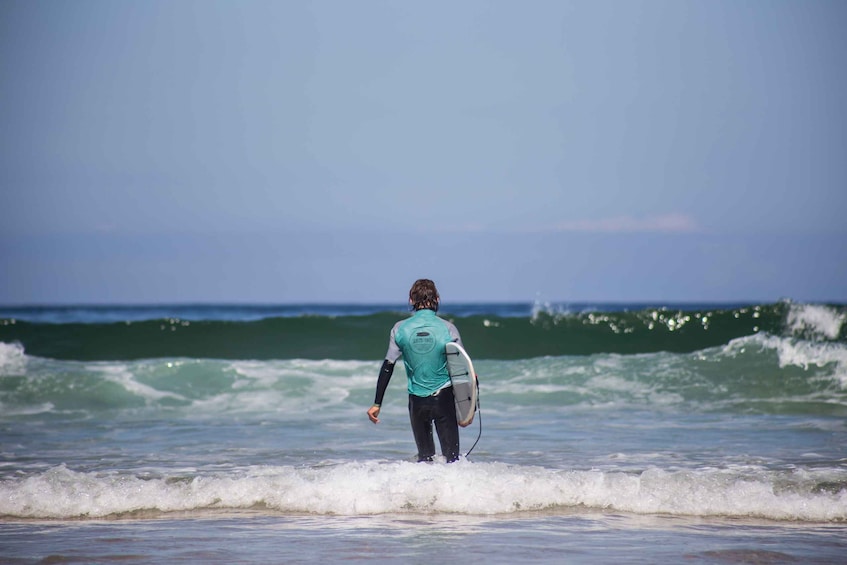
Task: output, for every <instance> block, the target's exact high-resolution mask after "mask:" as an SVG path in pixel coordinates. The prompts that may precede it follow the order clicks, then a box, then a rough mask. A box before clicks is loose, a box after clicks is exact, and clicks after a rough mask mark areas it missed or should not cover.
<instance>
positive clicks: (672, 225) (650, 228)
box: [550, 214, 700, 233]
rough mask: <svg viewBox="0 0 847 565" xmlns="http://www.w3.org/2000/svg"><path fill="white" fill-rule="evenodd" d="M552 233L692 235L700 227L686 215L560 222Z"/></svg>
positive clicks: (620, 217) (619, 217) (552, 229)
mask: <svg viewBox="0 0 847 565" xmlns="http://www.w3.org/2000/svg"><path fill="white" fill-rule="evenodd" d="M550 229H551V231H561V232H591V233H692V232H696V231H699V230H700V226H699V225H698V224H697V222H696V221H695V220H694V219H693V218H692V217H691V216H687V215H685V214H665V215H662V216H652V217H648V218H633V217H632V216H617V217H613V218H600V219H590V220H574V221H569V222H559V223H558V224H556V225H555V226H553V227H552V228H550Z"/></svg>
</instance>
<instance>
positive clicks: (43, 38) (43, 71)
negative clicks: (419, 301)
mask: <svg viewBox="0 0 847 565" xmlns="http://www.w3.org/2000/svg"><path fill="white" fill-rule="evenodd" d="M845 23H847V4H845V3H843V2H839V1H837V0H836V1H828V2H827V1H814V0H812V1H806V2H799V1H778V0H771V1H764V0H763V1H758V2H753V1H749V2H737V1H713V0H709V1H705V0H704V1H699V2H695V1H666V2H665V1H654V2H635V1H623V0H621V1H614V2H604V1H598V2H589V1H584V2H565V1H551V2H544V1H533V2H490V1H489V2H459V3H452V2H430V3H425V4H421V3H412V2H390V1H386V2H375V1H362V2H344V1H341V0H338V1H329V0H327V1H320V2H258V1H254V2H248V1H243V2H230V1H175V2H170V1H168V2H166V1H156V0H148V1H144V2H112V1H109V0H98V1H91V0H78V1H75V2H61V1H45V0H32V1H29V0H22V1H19V0H4V1H3V2H2V3H0V80H2V89H0V124H2V128H0V191H2V192H0V272H2V275H0V303H5V304H10V303H63V302H130V303H132V302H144V303H149V302H181V301H189V302H206V301H212V302H220V301H225V302H304V301H306V302H340V301H357V302H393V301H397V300H402V297H403V296H404V295H405V293H406V292H407V290H408V287H409V285H410V284H411V282H412V281H414V279H416V278H418V277H422V276H425V277H429V278H433V279H435V280H436V282H437V283H438V284H439V287H440V290H441V293H442V295H443V296H444V298H445V299H450V298H452V299H454V300H463V301H475V300H518V301H532V300H535V299H539V298H540V299H543V300H561V301H585V300H587V301H602V300H607V301H635V300H673V301H680V300H682V301H684V300H691V301H707V300H717V301H724V300H727V301H729V300H760V301H768V300H776V299H779V298H786V297H787V298H792V299H795V300H838V301H847V284H845V283H844V281H845V280H847V227H845V221H844V217H845V212H847V159H845V156H847V109H845V105H844V103H843V101H844V100H845V99H847V82H846V81H845V79H846V78H847V77H846V76H845V71H844V69H847V39H845V36H844V34H843V33H842V31H843V27H844V24H845ZM398 297H399V298H398Z"/></svg>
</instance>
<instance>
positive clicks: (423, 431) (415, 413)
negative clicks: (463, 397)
mask: <svg viewBox="0 0 847 565" xmlns="http://www.w3.org/2000/svg"><path fill="white" fill-rule="evenodd" d="M433 400H434V398H433V397H432V396H427V397H422V396H415V395H414V394H410V395H409V421H410V422H411V424H412V435H414V436H415V444H416V445H417V446H418V461H432V456H433V455H435V443H434V442H433V441H432V408H433V404H434V403H433V402H432V401H433Z"/></svg>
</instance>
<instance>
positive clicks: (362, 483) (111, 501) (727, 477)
mask: <svg viewBox="0 0 847 565" xmlns="http://www.w3.org/2000/svg"><path fill="white" fill-rule="evenodd" d="M845 482H847V472H846V471H844V470H843V469H842V470H833V469H831V470H828V471H815V472H810V471H804V472H796V473H789V472H781V473H778V472H766V471H761V470H759V471H755V470H752V471H751V470H750V469H745V470H743V472H742V471H739V470H714V469H712V470H702V471H666V470H662V469H658V468H651V469H647V470H645V471H643V472H641V473H623V472H602V471H596V470H571V471H564V470H552V469H547V468H542V467H529V466H518V465H507V464H502V463H471V462H467V461H461V462H459V463H456V464H453V465H444V464H439V463H436V464H433V465H422V464H415V463H408V462H391V463H387V462H377V461H363V462H346V463H340V464H327V465H322V466H317V467H309V468H301V467H255V468H248V469H244V470H241V471H231V472H229V473H228V474H224V475H213V476H184V477H177V476H171V477H157V478H141V477H136V476H131V475H126V474H116V473H81V472H76V471H73V470H71V469H68V468H66V467H64V466H60V467H55V468H53V469H50V470H49V471H47V472H44V473H41V474H36V475H31V476H28V477H26V478H15V479H10V480H6V481H3V482H2V483H0V515H3V516H13V517H26V518H74V517H90V518H97V517H104V516H111V515H120V514H126V513H133V512H140V511H159V512H172V511H187V510H203V509H240V508H255V507H265V508H267V509H269V510H271V511H278V512H284V513H315V514H339V515H368V514H383V513H428V514H432V513H438V514H440V513H446V514H470V515H490V514H506V513H513V512H522V511H536V510H546V511H554V512H555V511H556V509H562V508H573V507H590V508H598V509H604V510H607V511H616V512H632V513H636V514H673V515H687V516H732V517H756V518H766V519H774V520H798V521H836V522H841V521H844V520H847V487H844V486H843V485H845ZM833 485H842V487H837V486H833Z"/></svg>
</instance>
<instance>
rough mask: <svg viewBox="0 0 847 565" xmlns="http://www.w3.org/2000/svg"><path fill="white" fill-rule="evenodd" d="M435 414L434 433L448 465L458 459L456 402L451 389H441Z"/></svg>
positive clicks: (437, 397)
mask: <svg viewBox="0 0 847 565" xmlns="http://www.w3.org/2000/svg"><path fill="white" fill-rule="evenodd" d="M435 398H436V400H437V401H438V407H437V412H436V414H435V431H436V432H437V433H438V441H439V442H440V443H441V454H442V455H444V458H445V459H447V462H448V463H452V462H453V461H457V460H458V459H459V423H458V421H457V420H456V403H455V402H456V401H455V400H454V397H453V387H452V386H451V387H447V388H445V389H442V390H441V392H440V393H439V394H438V396H436V397H435Z"/></svg>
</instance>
